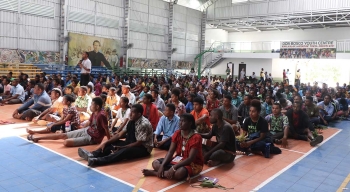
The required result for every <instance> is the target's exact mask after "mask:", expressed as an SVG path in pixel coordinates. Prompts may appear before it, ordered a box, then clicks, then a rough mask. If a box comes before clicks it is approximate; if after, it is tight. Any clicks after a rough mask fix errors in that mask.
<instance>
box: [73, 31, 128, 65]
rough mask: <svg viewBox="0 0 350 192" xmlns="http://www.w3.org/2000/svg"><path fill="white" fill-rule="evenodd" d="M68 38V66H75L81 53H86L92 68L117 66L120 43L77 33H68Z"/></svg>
mask: <svg viewBox="0 0 350 192" xmlns="http://www.w3.org/2000/svg"><path fill="white" fill-rule="evenodd" d="M68 36H69V43H68V65H71V66H75V65H77V64H78V62H79V61H80V60H81V58H82V53H83V52H88V53H89V59H90V60H91V64H92V66H105V67H108V68H115V67H116V66H119V55H121V44H122V43H121V41H119V40H116V39H108V38H103V37H96V36H90V35H83V34H77V33H69V34H68Z"/></svg>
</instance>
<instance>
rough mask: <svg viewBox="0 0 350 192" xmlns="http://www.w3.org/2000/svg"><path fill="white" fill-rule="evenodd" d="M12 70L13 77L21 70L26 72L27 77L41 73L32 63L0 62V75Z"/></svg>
mask: <svg viewBox="0 0 350 192" xmlns="http://www.w3.org/2000/svg"><path fill="white" fill-rule="evenodd" d="M9 72H12V73H13V74H12V76H13V77H18V75H19V74H20V73H21V72H23V73H26V74H28V76H29V78H34V77H35V75H37V74H40V73H41V69H40V68H38V67H36V66H34V65H33V64H24V63H0V75H1V76H4V75H7V74H8V73H9Z"/></svg>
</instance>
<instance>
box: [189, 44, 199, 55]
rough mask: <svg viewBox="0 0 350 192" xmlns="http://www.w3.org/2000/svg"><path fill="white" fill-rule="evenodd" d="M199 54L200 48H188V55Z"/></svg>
mask: <svg viewBox="0 0 350 192" xmlns="http://www.w3.org/2000/svg"><path fill="white" fill-rule="evenodd" d="M198 53H199V48H198V47H189V46H187V47H186V54H194V55H196V54H198Z"/></svg>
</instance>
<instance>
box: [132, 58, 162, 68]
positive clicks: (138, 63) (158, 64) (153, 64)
mask: <svg viewBox="0 0 350 192" xmlns="http://www.w3.org/2000/svg"><path fill="white" fill-rule="evenodd" d="M166 66H167V61H166V60H162V59H143V58H128V67H132V68H143V69H147V68H149V69H151V68H154V69H166V68H167V67H166Z"/></svg>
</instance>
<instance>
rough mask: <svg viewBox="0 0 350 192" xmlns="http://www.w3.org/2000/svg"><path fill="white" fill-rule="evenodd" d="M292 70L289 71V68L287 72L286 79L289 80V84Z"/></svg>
mask: <svg viewBox="0 0 350 192" xmlns="http://www.w3.org/2000/svg"><path fill="white" fill-rule="evenodd" d="M290 75H291V74H290V72H289V69H287V72H286V81H287V83H288V85H289V77H290Z"/></svg>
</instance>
